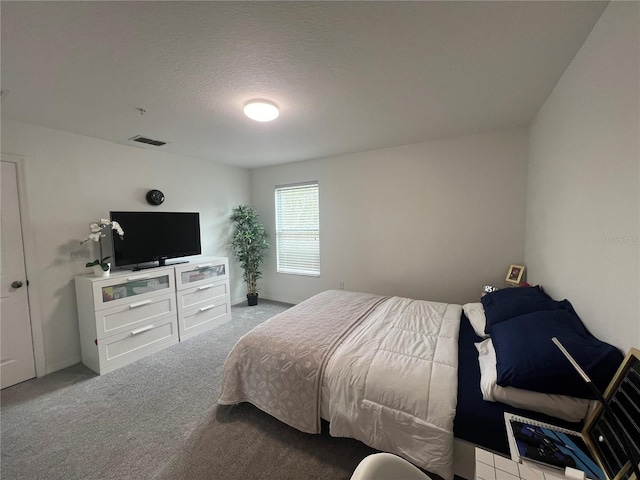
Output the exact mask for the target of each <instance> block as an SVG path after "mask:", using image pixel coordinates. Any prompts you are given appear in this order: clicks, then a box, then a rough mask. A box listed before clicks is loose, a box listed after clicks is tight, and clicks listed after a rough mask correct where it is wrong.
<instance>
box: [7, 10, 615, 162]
mask: <svg viewBox="0 0 640 480" xmlns="http://www.w3.org/2000/svg"><path fill="white" fill-rule="evenodd" d="M605 7H606V2H587V1H568V2H562V1H540V2H502V1H496V2H491V1H475V2H456V1H448V2H431V1H424V2H204V1H203V2H116V1H113V2H92V1H88V2H8V1H2V3H1V16H2V25H1V26H2V31H1V33H2V43H1V48H2V51H1V54H2V56H1V61H2V65H1V66H2V70H1V72H2V77H1V82H2V89H3V91H5V92H8V93H7V94H5V95H3V99H2V116H3V118H9V119H15V120H20V121H24V122H28V123H33V124H37V125H43V126H47V127H51V128H55V129H59V130H66V131H70V132H75V133H79V134H83V135H88V136H91V137H97V138H102V139H105V140H110V141H113V142H117V143H122V144H127V145H135V144H132V142H130V141H129V140H128V139H129V138H131V137H133V136H134V135H145V136H148V137H150V138H153V139H158V140H163V141H166V142H169V143H168V144H167V145H166V146H164V147H149V146H141V148H156V149H158V150H162V151H167V152H171V153H176V154H181V155H188V156H193V157H197V158H202V159H206V160H214V161H218V162H223V163H227V164H231V165H237V166H241V167H260V166H265V165H270V164H277V163H286V162H293V161H298V160H306V159H311V158H321V157H326V156H330V155H336V154H342V153H349V152H356V151H364V150H371V149H378V148H385V147H391V146H397V145H404V144H409V143H416V142H422V141H428V140H433V139H437V138H445V137H451V136H458V135H465V134H471V133H477V132H481V131H488V130H493V129H498V128H507V127H512V126H522V125H528V124H529V122H530V121H531V119H532V118H533V116H534V115H535V114H536V112H537V111H538V109H539V108H540V106H541V105H542V103H543V102H544V100H545V99H546V98H547V97H548V95H549V94H550V93H551V91H552V89H553V87H554V86H555V84H556V82H557V81H558V80H559V78H560V77H561V75H562V73H563V72H564V70H565V68H566V67H567V66H568V65H569V63H570V62H571V60H572V59H573V57H574V56H575V54H576V53H577V52H578V50H579V48H580V46H581V45H582V43H583V42H584V40H585V39H586V37H587V35H588V34H589V32H590V31H591V29H592V28H593V25H594V24H595V22H596V21H597V20H598V18H599V17H600V15H601V14H602V12H603V11H604V8H605ZM253 98H265V99H269V100H271V101H273V102H275V103H276V104H277V105H278V106H279V107H280V111H281V113H280V117H279V118H278V119H277V120H276V121H274V122H272V123H268V124H261V123H256V122H253V121H251V120H249V119H247V118H246V117H244V115H243V113H242V107H243V106H244V104H245V103H246V102H247V101H248V100H250V99H253ZM137 107H142V108H145V109H146V110H147V113H146V114H145V115H140V113H139V111H138V110H137Z"/></svg>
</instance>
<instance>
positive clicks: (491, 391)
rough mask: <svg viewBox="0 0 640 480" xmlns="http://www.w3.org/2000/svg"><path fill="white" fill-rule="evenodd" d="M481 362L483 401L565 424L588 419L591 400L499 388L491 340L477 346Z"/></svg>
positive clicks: (494, 352)
mask: <svg viewBox="0 0 640 480" xmlns="http://www.w3.org/2000/svg"><path fill="white" fill-rule="evenodd" d="M475 345H476V348H477V349H478V361H479V362H480V390H482V398H483V399H484V400H487V401H489V402H502V403H506V404H507V405H511V406H512V407H516V408H524V409H526V410H533V411H534V412H540V413H544V414H546V415H551V416H552V417H556V418H560V419H562V420H566V421H568V422H579V421H581V420H582V419H583V418H585V417H586V416H587V414H588V413H589V408H590V403H591V401H590V400H587V399H584V398H575V397H569V396H566V395H552V394H548V393H540V392H532V391H530V390H522V389H519V388H514V387H501V386H500V385H498V383H497V381H498V371H497V369H496V351H495V349H494V348H493V342H492V341H491V339H490V338H488V339H487V340H484V341H483V342H480V343H476V344H475Z"/></svg>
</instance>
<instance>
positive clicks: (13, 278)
mask: <svg viewBox="0 0 640 480" xmlns="http://www.w3.org/2000/svg"><path fill="white" fill-rule="evenodd" d="M0 180H1V181H2V184H1V185H0V188H1V197H2V198H1V202H2V203H1V205H2V208H1V211H2V221H1V222H0V233H1V237H2V238H1V241H2V243H1V244H0V245H1V251H2V258H1V260H0V262H1V263H0V278H1V281H0V299H1V304H0V306H1V311H0V337H2V338H1V341H2V345H1V348H2V349H1V350H0V356H1V361H0V368H1V370H0V380H1V383H2V388H5V387H9V386H11V385H15V384H16V383H19V382H23V381H25V380H28V379H30V378H33V377H35V376H36V369H35V361H34V356H33V340H32V337H31V319H30V318H29V299H28V293H27V275H26V270H25V266H24V247H23V243H22V227H21V222H20V204H19V202H18V177H17V173H16V164H15V163H12V162H2V171H0Z"/></svg>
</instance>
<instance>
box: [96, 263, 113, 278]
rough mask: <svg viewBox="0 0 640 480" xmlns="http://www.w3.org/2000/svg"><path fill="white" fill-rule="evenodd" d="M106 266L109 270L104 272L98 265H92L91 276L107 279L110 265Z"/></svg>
mask: <svg viewBox="0 0 640 480" xmlns="http://www.w3.org/2000/svg"><path fill="white" fill-rule="evenodd" d="M107 265H109V268H107V269H106V270H103V269H102V267H101V266H100V265H94V266H93V274H94V276H96V277H108V276H109V273H111V264H110V263H108V264H107Z"/></svg>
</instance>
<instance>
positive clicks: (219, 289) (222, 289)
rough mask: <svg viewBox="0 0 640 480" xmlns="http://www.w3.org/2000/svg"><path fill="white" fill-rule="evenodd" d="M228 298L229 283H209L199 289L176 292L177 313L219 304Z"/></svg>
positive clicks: (226, 281)
mask: <svg viewBox="0 0 640 480" xmlns="http://www.w3.org/2000/svg"><path fill="white" fill-rule="evenodd" d="M225 297H229V281H228V280H223V281H221V282H209V283H206V284H204V285H200V286H199V287H193V288H189V289H188V290H183V291H181V292H178V311H179V312H182V311H185V310H189V309H192V308H195V307H202V306H204V305H205V304H206V305H209V304H211V303H216V301H218V303H221V302H223V301H226V299H225Z"/></svg>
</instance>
